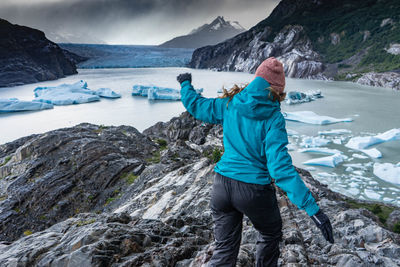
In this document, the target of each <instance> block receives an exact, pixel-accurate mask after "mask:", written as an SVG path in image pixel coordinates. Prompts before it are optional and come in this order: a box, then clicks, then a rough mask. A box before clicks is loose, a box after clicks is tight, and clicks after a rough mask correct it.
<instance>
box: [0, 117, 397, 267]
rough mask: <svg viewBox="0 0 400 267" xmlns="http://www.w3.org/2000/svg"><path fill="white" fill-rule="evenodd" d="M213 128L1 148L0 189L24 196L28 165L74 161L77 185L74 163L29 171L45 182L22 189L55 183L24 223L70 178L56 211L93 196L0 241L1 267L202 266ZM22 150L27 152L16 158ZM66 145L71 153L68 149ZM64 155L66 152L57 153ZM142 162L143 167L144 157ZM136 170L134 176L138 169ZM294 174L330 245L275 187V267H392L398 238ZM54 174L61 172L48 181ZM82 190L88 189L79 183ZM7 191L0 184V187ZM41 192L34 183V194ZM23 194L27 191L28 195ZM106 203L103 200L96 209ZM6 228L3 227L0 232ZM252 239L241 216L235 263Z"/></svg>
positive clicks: (175, 127) (107, 132)
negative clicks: (329, 229) (325, 222)
mask: <svg viewBox="0 0 400 267" xmlns="http://www.w3.org/2000/svg"><path fill="white" fill-rule="evenodd" d="M100 130H101V131H100ZM221 130H222V129H221V127H216V126H213V125H209V124H203V123H201V122H198V121H196V120H194V119H193V118H192V117H191V116H190V115H189V114H188V113H184V114H182V115H181V116H180V117H177V118H174V119H172V120H171V121H170V122H167V123H158V124H156V125H155V126H153V127H151V128H149V129H147V130H146V131H145V132H144V134H140V133H138V132H137V131H136V130H135V129H134V128H131V127H109V128H104V127H99V126H94V125H89V124H84V125H78V126H76V127H72V128H69V129H62V130H58V131H59V132H57V131H53V132H49V133H47V134H43V135H35V136H30V137H26V138H22V139H19V140H16V141H14V142H11V143H8V144H6V145H2V146H1V147H0V151H1V152H0V160H1V161H0V162H3V164H4V162H5V157H7V156H8V157H9V156H10V155H11V158H10V159H9V160H8V161H7V162H6V163H5V164H4V165H3V166H2V168H4V167H5V166H14V167H13V169H12V173H11V174H10V175H9V176H7V177H6V178H3V179H2V180H1V182H2V183H10V181H11V180H14V181H16V180H19V184H18V185H17V184H16V183H14V184H13V188H14V189H13V190H14V192H16V191H17V188H21V191H25V190H26V189H25V188H26V187H27V182H26V181H25V180H22V178H19V177H23V176H25V177H26V176H27V175H31V174H32V173H33V171H29V170H32V168H30V167H29V166H31V164H32V163H31V162H30V161H32V162H35V161H38V160H44V159H46V160H47V161H49V162H50V164H49V165H50V166H59V165H60V164H58V165H53V164H52V162H53V161H54V162H57V161H58V162H59V159H60V158H72V159H74V160H75V161H77V162H78V166H77V167H75V169H76V171H75V173H77V175H76V176H79V177H80V179H76V178H75V177H74V176H70V175H68V173H69V172H70V171H69V169H74V167H73V165H70V166H69V168H65V169H63V171H62V172H61V171H58V170H59V169H58V168H59V167H53V168H50V167H49V168H47V167H42V168H41V169H40V168H39V169H37V170H40V173H42V174H44V175H42V176H41V178H39V179H35V180H33V181H32V182H30V184H36V183H41V184H42V186H44V187H45V184H43V181H44V180H46V179H47V180H48V181H51V179H50V177H52V176H53V175H55V176H56V177H58V181H59V183H54V182H53V183H52V186H48V187H45V188H46V190H45V191H42V195H41V197H42V198H44V200H45V201H41V202H39V201H36V202H35V200H37V199H38V198H39V197H38V196H36V198H35V199H32V201H33V203H35V205H32V207H30V208H29V207H27V208H26V209H25V208H24V209H21V212H20V217H29V216H26V215H24V214H27V213H26V212H28V210H32V211H31V212H33V211H34V210H38V209H43V206H48V207H51V206H53V205H54V203H56V201H53V200H52V198H50V197H47V195H50V196H51V195H55V194H56V192H57V191H59V188H61V187H62V184H67V185H68V184H69V181H70V180H73V181H76V182H75V184H76V185H79V187H75V188H76V189H75V190H71V193H70V195H69V198H68V200H69V204H68V205H64V206H63V211H64V212H65V213H69V214H71V210H73V209H74V208H76V205H84V204H83V203H82V202H85V201H84V199H83V198H81V197H79V196H80V195H84V194H90V195H92V194H94V193H95V192H97V194H98V195H96V197H95V198H93V199H90V202H91V203H92V205H91V206H88V207H87V208H85V209H83V210H82V211H80V212H78V213H79V214H77V215H75V216H73V217H72V218H69V219H67V218H65V220H64V221H61V222H59V223H57V224H54V225H52V226H50V227H48V228H46V227H44V228H46V229H45V230H43V231H38V232H36V231H32V232H33V233H32V234H31V233H25V234H26V235H27V236H25V237H22V238H19V239H18V240H15V241H13V240H14V239H12V240H11V239H10V240H9V241H7V242H2V243H0V265H1V266H68V265H70V266H181V267H183V266H206V264H207V262H208V261H209V259H210V256H211V254H212V251H213V249H214V246H213V234H212V220H211V212H210V208H209V200H210V190H211V185H212V181H213V167H214V164H213V161H212V157H210V154H209V153H208V152H209V149H210V148H212V149H215V148H216V147H217V148H220V149H222V143H221V133H222V132H221ZM79 132H81V134H79ZM70 135H71V138H68V136H70ZM51 136H52V137H51ZM57 136H60V137H59V138H57ZM50 137H51V138H50ZM148 137H151V139H152V140H153V141H154V142H153V141H152V140H150V139H149V138H148ZM63 140H65V141H63ZM74 140H75V141H74ZM165 141H167V144H166V143H165ZM42 142H45V144H47V145H46V146H47V148H50V147H53V148H54V151H53V150H51V149H50V150H49V149H41V148H40V146H38V144H44V143H42ZM26 144H34V145H26ZM72 144H76V145H75V146H73V145H72ZM85 144H86V145H85ZM24 147H30V148H31V149H28V150H26V152H22V151H25V150H24V149H22V148H24ZM72 147H75V149H74V150H71V149H72ZM64 150H65V153H61V152H62V151H64ZM93 150H94V151H98V152H99V153H94V152H93ZM17 151H20V152H17ZM57 151H58V152H57ZM74 151H75V153H72V152H74ZM6 155H7V156H6ZM18 155H25V156H23V158H24V159H22V161H21V162H20V163H19V164H18V162H17V160H20V158H21V156H18ZM99 155H102V156H99ZM149 156H150V158H147V157H149ZM114 157H115V158H114ZM29 158H31V160H29ZM109 158H113V159H114V160H112V161H110V160H108V159H109ZM145 158H147V160H143V159H145ZM72 159H71V160H72ZM117 159H118V160H117ZM24 160H25V161H24ZM107 162H108V164H107ZM138 162H140V163H141V164H140V165H138V164H139V163H138ZM67 164H68V163H67ZM61 165H62V164H61ZM141 165H143V166H144V169H143V170H140V169H142V167H140V168H138V167H137V166H141ZM18 166H19V167H18ZM27 166H28V167H27ZM123 166H125V167H123ZM121 169H123V170H124V171H126V172H127V173H128V174H134V173H135V174H136V175H137V176H138V177H136V176H135V177H134V178H135V179H131V182H130V183H127V182H125V181H126V180H125V179H128V178H124V179H123V178H120V177H121V176H120V174H121V173H122V172H124V171H121ZM85 170H86V171H85ZM88 170H92V172H90V171H88ZM139 170H140V171H139ZM72 171H73V170H71V172H72ZM298 171H299V173H300V175H301V177H302V179H303V180H304V181H305V183H306V184H307V185H308V187H309V188H310V189H311V191H312V192H313V194H314V196H315V198H316V199H317V201H318V203H319V205H320V206H321V207H322V208H323V209H324V210H325V212H326V213H327V214H328V215H329V217H330V218H331V221H332V224H333V228H334V237H335V241H336V242H335V244H333V245H331V244H329V243H327V242H326V241H325V240H324V238H323V237H322V235H321V234H320V232H319V230H318V229H317V228H316V227H315V225H314V223H313V222H312V221H311V220H310V218H308V216H307V215H306V213H305V212H304V211H300V210H298V209H297V208H296V207H294V206H293V205H292V204H291V203H290V202H289V201H288V199H287V197H286V196H285V194H284V193H283V192H281V191H280V190H278V191H277V197H278V201H279V206H280V210H281V214H282V219H283V241H282V243H281V252H282V253H281V257H280V259H279V263H280V264H281V266H294V265H299V266H307V265H314V266H337V265H340V266H356V265H357V266H397V265H399V264H400V257H399V255H400V237H399V235H398V234H395V233H393V232H391V231H389V230H387V229H385V228H384V227H383V226H382V224H381V223H380V222H379V220H378V218H377V217H375V216H374V215H373V214H372V213H371V212H369V211H367V210H365V209H351V208H349V206H348V203H347V199H346V197H344V196H342V195H340V194H337V193H334V192H332V191H330V190H329V189H327V187H326V186H325V185H322V184H320V183H319V182H318V181H316V180H314V179H313V178H312V177H311V175H310V174H309V173H308V172H307V171H304V170H300V169H298ZM104 172H105V174H103V173H104ZM57 173H59V174H61V173H66V175H65V176H57ZM78 173H79V175H78ZM110 176H111V177H114V178H108V179H109V180H111V181H110V182H102V181H104V180H105V179H106V178H105V177H110ZM11 177H14V178H13V179H11ZM83 177H85V178H83ZM86 180H88V182H87V183H85V182H84V181H86ZM97 180H99V181H97ZM124 180H125V181H124ZM89 181H90V182H89ZM89 184H92V186H85V185H89ZM10 188H11V186H8V187H6V186H4V187H2V190H5V191H7V190H10ZM40 188H41V187H40V186H39V185H38V186H37V187H36V190H40ZM90 190H93V191H90ZM115 190H119V191H118V194H117V195H114V196H113V197H109V196H110V195H108V193H107V192H111V191H115ZM3 192H4V191H3ZM44 192H45V193H44ZM73 192H74V193H73ZM86 192H90V193H86ZM30 193H31V194H34V192H33V191H30ZM111 196H112V195H111ZM12 197H13V196H12V195H7V198H6V199H5V200H3V201H2V202H0V214H1V215H3V214H4V213H9V212H8V211H7V210H4V207H7V205H5V204H4V203H7V202H8V201H10V200H9V199H12ZM106 197H109V199H108V201H107V200H106V203H105V202H104V201H105V198H106ZM111 198H112V199H111ZM78 203H82V204H78ZM105 204H106V205H105ZM85 205H86V204H85ZM100 207H101V208H100ZM28 208H29V209H28ZM22 211H23V212H22ZM81 212H86V213H81ZM87 212H90V213H87ZM14 216H15V215H14ZM67 217H69V216H67ZM14 218H15V217H14ZM22 220H23V219H19V221H20V222H22ZM9 223H11V222H10V221H5V222H4V223H3V225H5V226H7V225H8V224H9ZM49 224H51V223H49ZM12 225H15V224H12ZM11 231H12V230H11V227H10V228H7V227H3V228H2V229H1V233H2V234H3V236H10V235H9V234H6V233H9V232H11ZM3 240H4V239H3ZM255 240H256V232H255V230H254V229H253V227H252V225H251V222H250V221H249V220H248V219H247V218H245V219H244V226H243V235H242V245H241V249H240V253H239V257H238V264H237V266H253V265H254V260H255V258H254V253H255Z"/></svg>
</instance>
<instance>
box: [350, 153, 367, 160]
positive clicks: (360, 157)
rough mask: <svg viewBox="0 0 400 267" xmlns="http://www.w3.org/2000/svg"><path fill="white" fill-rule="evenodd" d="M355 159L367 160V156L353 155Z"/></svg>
mask: <svg viewBox="0 0 400 267" xmlns="http://www.w3.org/2000/svg"><path fill="white" fill-rule="evenodd" d="M351 156H352V157H353V158H357V159H367V158H368V157H367V156H364V155H361V154H353V155H351Z"/></svg>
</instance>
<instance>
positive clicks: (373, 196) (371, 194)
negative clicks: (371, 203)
mask: <svg viewBox="0 0 400 267" xmlns="http://www.w3.org/2000/svg"><path fill="white" fill-rule="evenodd" d="M364 194H365V195H366V196H367V197H368V198H370V199H374V200H378V199H380V198H381V195H379V194H378V193H376V192H375V191H373V190H370V189H365V190H364Z"/></svg>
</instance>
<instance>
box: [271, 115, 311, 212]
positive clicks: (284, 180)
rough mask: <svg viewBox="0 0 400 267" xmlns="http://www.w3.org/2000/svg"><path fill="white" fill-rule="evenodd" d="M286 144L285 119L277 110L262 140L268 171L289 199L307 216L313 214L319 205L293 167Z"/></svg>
mask: <svg viewBox="0 0 400 267" xmlns="http://www.w3.org/2000/svg"><path fill="white" fill-rule="evenodd" d="M287 144H288V138H287V133H286V128H285V119H284V118H283V116H282V114H281V113H280V112H279V114H278V116H276V117H275V119H274V120H273V121H272V123H271V126H270V127H269V130H268V131H267V134H266V138H265V140H264V145H265V154H266V157H267V167H268V171H269V173H270V175H271V177H272V178H274V179H275V183H276V185H277V186H279V187H280V188H281V189H282V190H283V191H285V192H286V193H287V196H288V197H289V199H290V201H291V202H293V203H294V204H295V205H296V206H297V207H298V208H299V209H304V210H305V211H306V212H307V214H308V215H309V216H313V215H314V214H316V213H317V212H318V210H319V207H318V205H317V203H316V202H315V199H314V197H313V196H312V195H311V192H310V190H309V189H308V188H307V187H306V185H305V184H304V182H303V180H301V178H300V175H299V174H298V173H297V171H296V169H295V168H294V167H293V164H292V158H291V157H290V155H289V153H288V150H287V148H286V146H287Z"/></svg>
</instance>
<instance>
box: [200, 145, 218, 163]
mask: <svg viewBox="0 0 400 267" xmlns="http://www.w3.org/2000/svg"><path fill="white" fill-rule="evenodd" d="M222 154H223V151H222V150H221V149H219V148H218V147H216V148H214V150H213V151H212V152H209V151H207V152H204V153H203V155H204V156H205V157H207V158H209V159H210V160H211V161H212V162H213V163H217V162H218V161H219V160H220V159H221V157H222Z"/></svg>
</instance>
